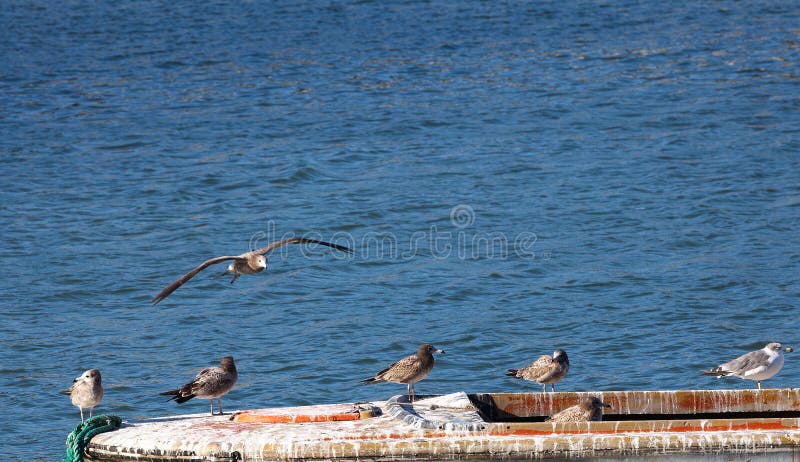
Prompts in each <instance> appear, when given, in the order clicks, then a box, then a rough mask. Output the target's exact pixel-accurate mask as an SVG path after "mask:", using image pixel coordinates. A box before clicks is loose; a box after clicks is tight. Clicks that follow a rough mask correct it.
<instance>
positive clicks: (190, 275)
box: [152, 255, 240, 305]
mask: <svg viewBox="0 0 800 462" xmlns="http://www.w3.org/2000/svg"><path fill="white" fill-rule="evenodd" d="M237 258H240V257H238V256H235V257H234V256H227V255H226V256H222V257H214V258H209V259H208V260H206V261H204V262H203V263H201V264H200V266H198V267H197V268H195V269H193V270H191V271H189V272H188V273H186V274H184V275H183V276H181V277H179V278H178V279H176V280H174V281H172V283H171V284H170V285H168V286H167V287H164V290H162V291H161V292H159V293H158V295H156V296H155V297H153V300H152V303H153V305H155V304H157V303H158V302H160V301H161V300H164V299H165V298H167V297H168V296H169V294H171V293H172V292H175V290H176V289H177V288H178V287H180V286H182V285H183V283H184V282H186V281H188V280H189V279H191V278H193V277H194V275H195V274H197V273H199V272H200V271H203V270H204V269H206V268H208V267H209V266H211V265H214V264H216V263H222V262H224V261H227V260H236V259H237Z"/></svg>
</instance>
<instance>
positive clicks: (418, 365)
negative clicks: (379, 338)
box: [361, 343, 444, 403]
mask: <svg viewBox="0 0 800 462" xmlns="http://www.w3.org/2000/svg"><path fill="white" fill-rule="evenodd" d="M434 353H440V354H444V351H442V350H438V349H437V348H436V347H435V346H433V345H431V344H429V343H423V344H422V345H420V346H419V349H418V350H417V353H416V354H413V355H411V356H407V357H405V358H403V359H401V360H400V361H397V362H396V363H394V364H392V365H391V366H389V367H387V368H386V369H384V370H382V371H380V372H378V373H377V374H375V377H372V378H369V379H366V380H362V381H361V383H381V382H394V383H405V384H407V387H406V391H407V392H408V396H409V397H410V398H411V402H412V403H413V402H414V384H415V383H417V382H419V381H420V380H422V379H424V378H425V376H427V375H428V373H429V372H430V371H431V369H433V354H434Z"/></svg>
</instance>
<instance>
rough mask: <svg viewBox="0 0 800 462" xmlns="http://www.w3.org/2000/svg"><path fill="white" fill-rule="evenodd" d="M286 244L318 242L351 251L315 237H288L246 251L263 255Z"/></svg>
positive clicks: (343, 250)
mask: <svg viewBox="0 0 800 462" xmlns="http://www.w3.org/2000/svg"><path fill="white" fill-rule="evenodd" d="M287 244H319V245H325V246H328V247H331V248H334V249H336V250H341V251H342V252H348V253H352V252H353V251H352V250H350V249H348V248H347V247H345V246H342V245H338V244H331V243H330V242H324V241H318V240H316V239H309V238H306V237H290V238H289V239H284V240H282V241H275V242H273V243H272V244H270V245H268V246H266V247H261V248H260V249H256V250H253V251H250V252H247V253H249V254H259V255H264V254H266V253H268V252H270V251H271V250H274V249H277V248H278V247H282V246H284V245H287Z"/></svg>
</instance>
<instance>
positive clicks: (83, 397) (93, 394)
mask: <svg viewBox="0 0 800 462" xmlns="http://www.w3.org/2000/svg"><path fill="white" fill-rule="evenodd" d="M73 382H74V383H73V384H72V386H71V387H69V390H67V391H66V392H65V393H69V399H70V401H72V404H73V405H75V406H77V407H78V409H80V410H81V422H83V410H84V409H85V408H88V409H89V418H90V419H91V418H92V413H93V412H94V407H95V406H97V405H98V404H100V400H102V399H103V385H102V383H101V378H100V371H98V370H97V369H89V370H88V371H86V372H84V373H83V374H81V376H80V377H76V378H75V380H73Z"/></svg>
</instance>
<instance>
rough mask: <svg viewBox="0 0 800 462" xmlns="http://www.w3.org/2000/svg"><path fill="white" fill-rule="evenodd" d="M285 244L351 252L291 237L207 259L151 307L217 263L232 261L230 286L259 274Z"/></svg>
mask: <svg viewBox="0 0 800 462" xmlns="http://www.w3.org/2000/svg"><path fill="white" fill-rule="evenodd" d="M287 244H319V245H325V246H328V247H333V248H334V249H336V250H341V251H343V252H351V250H350V249H348V248H347V247H344V246H341V245H336V244H331V243H330V242H323V241H318V240H316V239H308V238H305V237H292V238H289V239H284V240H282V241H277V242H273V243H272V244H270V245H268V246H266V247H261V248H260V249H256V250H251V251H249V252H245V253H243V254H241V255H223V256H221V257H214V258H209V259H208V260H206V261H204V262H203V263H201V264H200V265H199V266H198V267H197V268H195V269H193V270H191V271H189V272H188V273H186V274H184V275H183V276H181V277H179V278H178V279H176V280H175V281H173V282H172V283H171V284H170V285H168V286H167V287H165V288H164V290H162V291H161V292H159V294H158V295H156V296H155V297H153V300H152V302H153V305H155V304H157V303H158V302H160V301H161V300H164V299H165V298H167V297H168V296H169V294H171V293H172V292H175V290H176V289H177V288H178V287H180V286H182V285H183V284H184V283H185V282H186V281H188V280H189V279H191V278H193V277H194V275H196V274H197V273H199V272H200V271H203V270H204V269H206V268H208V267H209V266H211V265H215V264H217V263H222V262H224V261H228V260H233V261H232V262H231V264H230V265H228V269H227V270H225V274H228V273H233V279H231V284H233V282H234V281H236V278H238V277H239V275H240V274H256V273H260V272H262V271H264V269H266V267H267V257H266V254H267V253H269V252H270V251H271V250H273V249H277V248H278V247H281V246H284V245H287Z"/></svg>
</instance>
